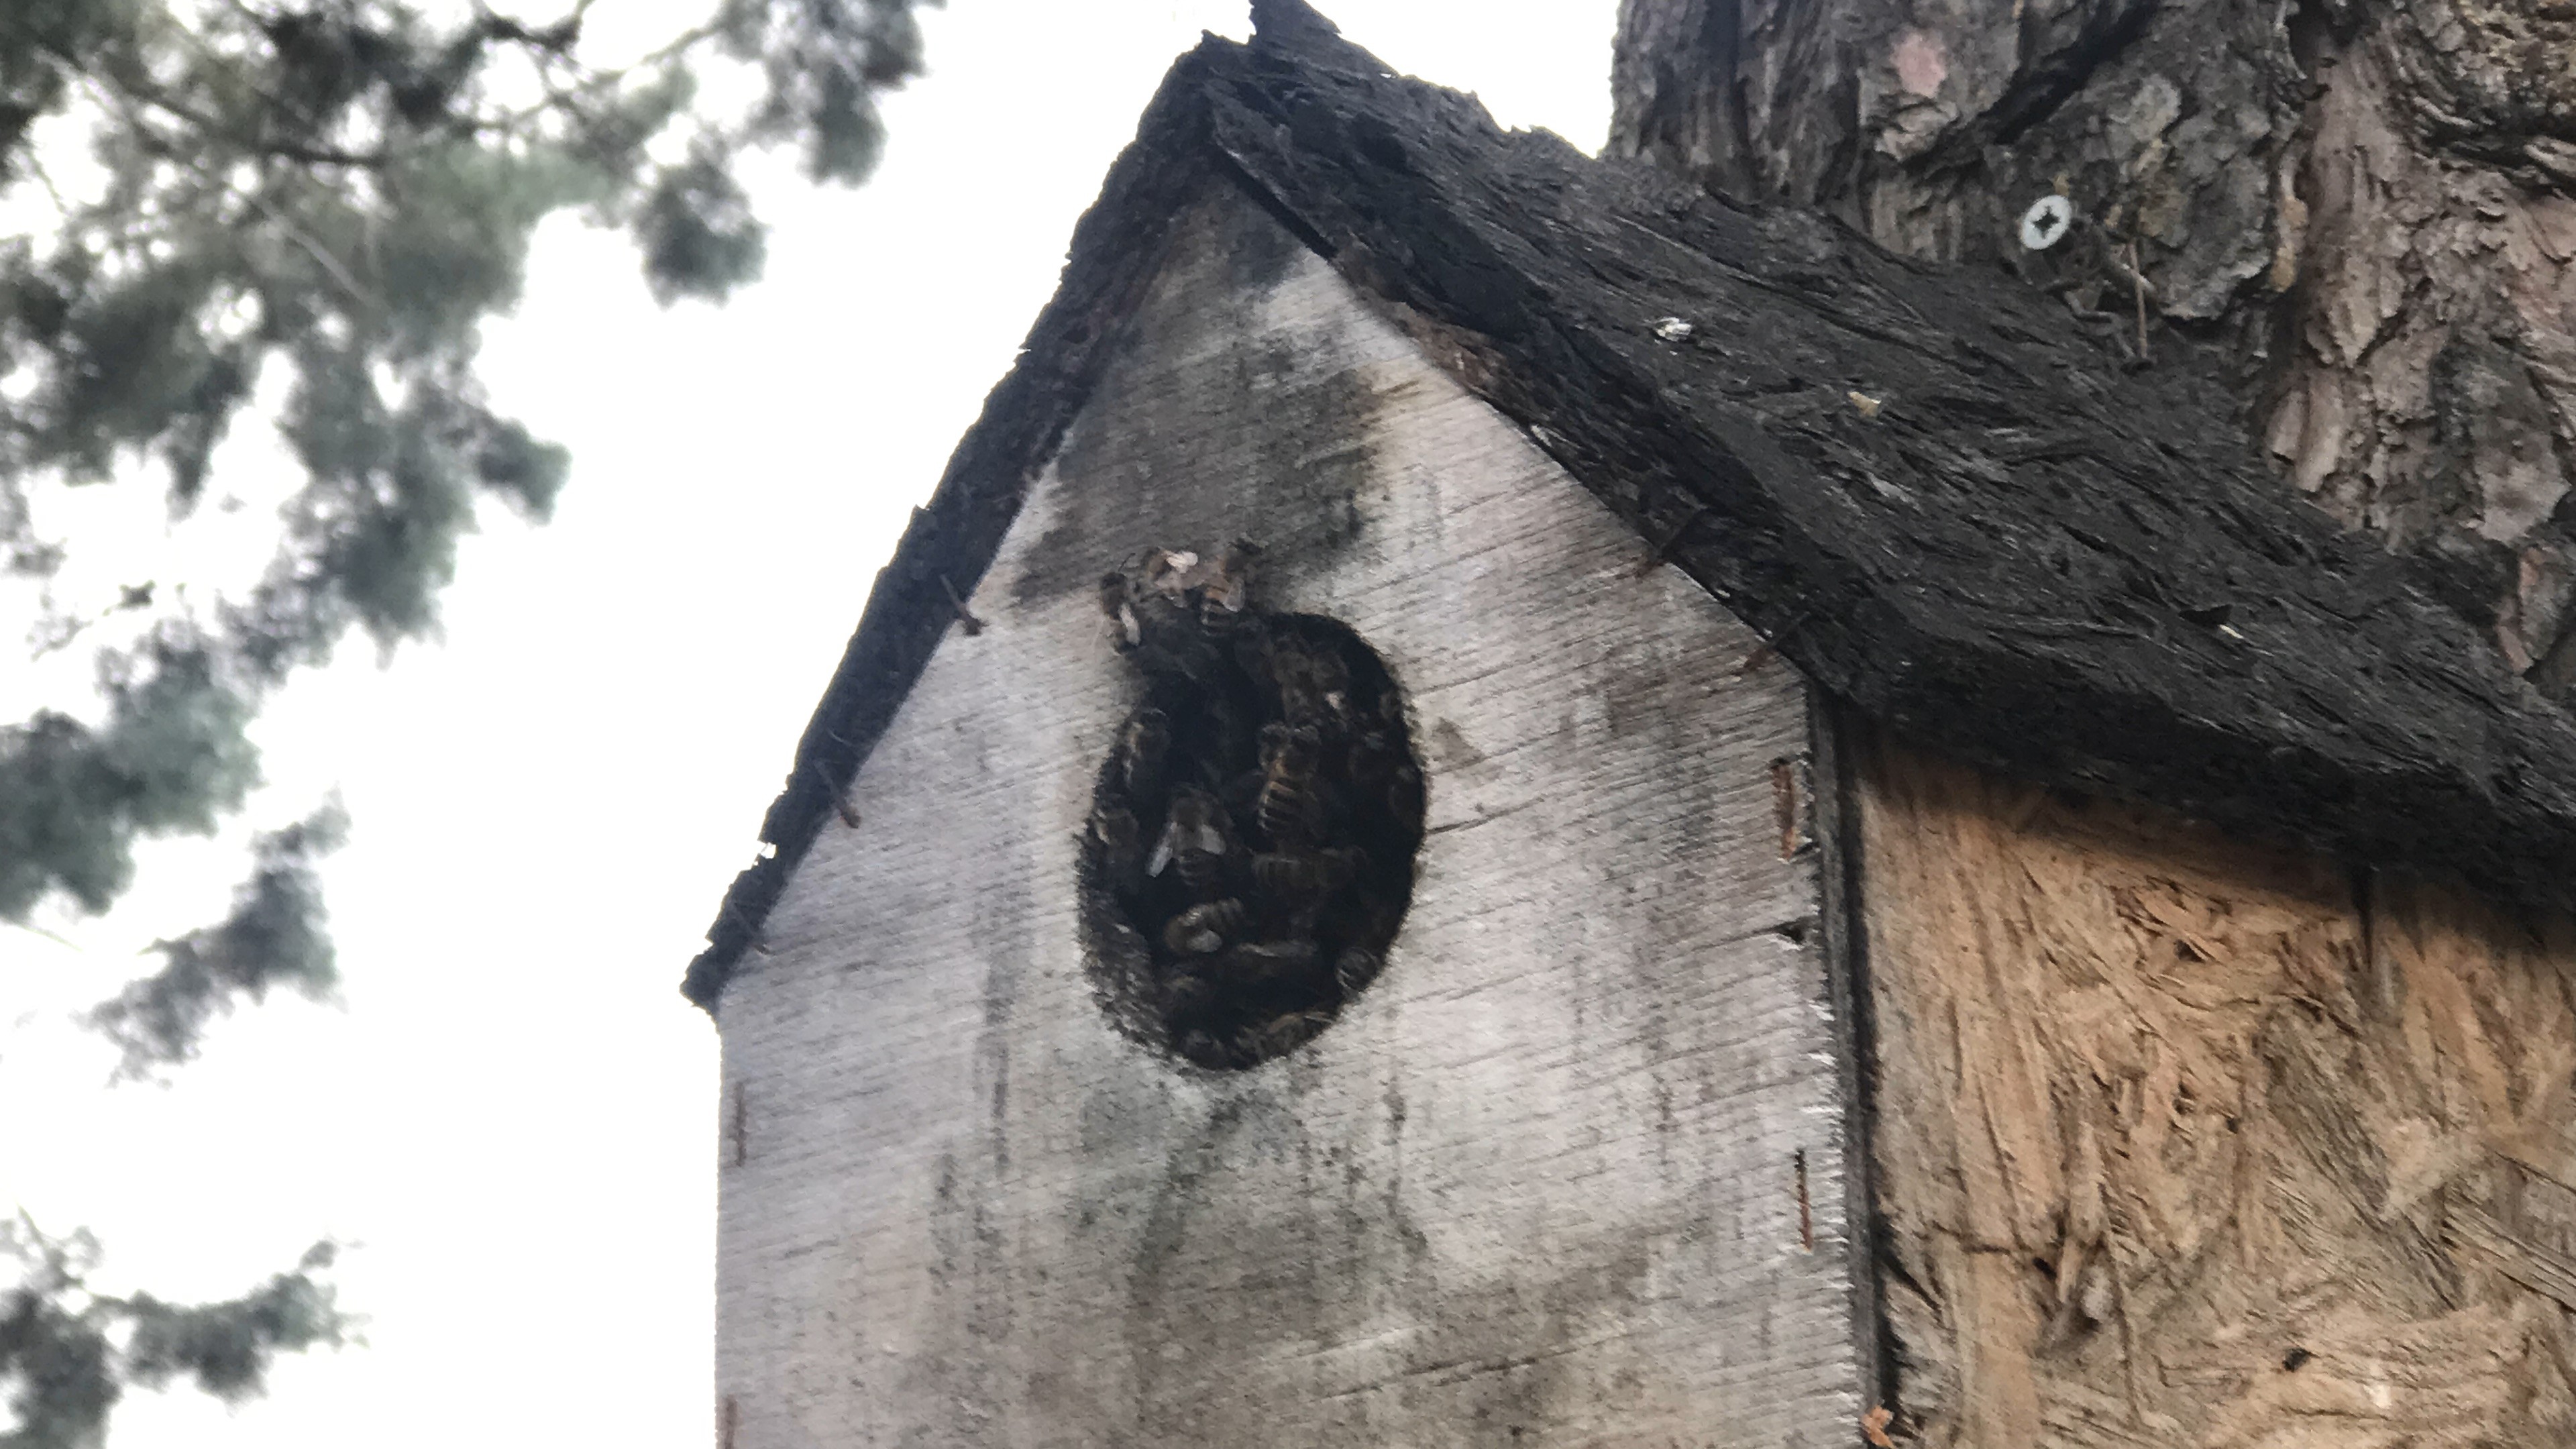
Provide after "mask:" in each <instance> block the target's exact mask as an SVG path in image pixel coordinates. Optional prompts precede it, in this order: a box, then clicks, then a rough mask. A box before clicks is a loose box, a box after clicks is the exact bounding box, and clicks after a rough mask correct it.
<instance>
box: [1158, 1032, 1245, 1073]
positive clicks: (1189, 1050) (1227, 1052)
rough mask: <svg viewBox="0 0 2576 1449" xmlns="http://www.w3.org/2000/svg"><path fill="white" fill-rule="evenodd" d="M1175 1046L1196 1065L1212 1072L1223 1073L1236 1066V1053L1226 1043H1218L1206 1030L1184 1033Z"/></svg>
mask: <svg viewBox="0 0 2576 1449" xmlns="http://www.w3.org/2000/svg"><path fill="white" fill-rule="evenodd" d="M1173 1046H1174V1048H1175V1049H1176V1050H1178V1051H1179V1052H1180V1054H1181V1055H1182V1056H1184V1057H1187V1058H1188V1059H1189V1060H1190V1061H1191V1062H1192V1063H1193V1064H1194V1065H1197V1066H1202V1067H1205V1068H1207V1069H1208V1070H1210V1071H1212V1072H1221V1071H1224V1070H1225V1069H1226V1068H1228V1067H1231V1066H1233V1065H1235V1060H1234V1052H1233V1051H1232V1050H1231V1049H1230V1048H1229V1047H1228V1046H1227V1045H1226V1044H1225V1043H1224V1042H1221V1041H1218V1040H1217V1039H1216V1038H1215V1037H1214V1036H1213V1035H1211V1034H1209V1033H1208V1032H1206V1031H1204V1030H1191V1031H1185V1032H1182V1033H1181V1039H1180V1040H1179V1041H1177V1042H1175V1043H1173Z"/></svg>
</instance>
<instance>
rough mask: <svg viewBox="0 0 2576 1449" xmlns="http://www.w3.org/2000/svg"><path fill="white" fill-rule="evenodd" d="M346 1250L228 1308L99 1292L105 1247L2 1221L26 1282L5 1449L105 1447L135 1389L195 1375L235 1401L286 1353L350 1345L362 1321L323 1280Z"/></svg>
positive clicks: (10, 1371) (9, 1355) (7, 1340)
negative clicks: (111, 1423)
mask: <svg viewBox="0 0 2576 1449" xmlns="http://www.w3.org/2000/svg"><path fill="white" fill-rule="evenodd" d="M337 1251H338V1250H337V1249H336V1248H335V1247H334V1246H333V1245H332V1244H330V1243H317V1244H315V1245H314V1246H313V1247H312V1248H311V1249H310V1250H309V1251H307V1252H306V1253H305V1255H304V1258H303V1260H302V1261H301V1262H299V1263H297V1264H296V1265H295V1270H294V1271H293V1272H289V1273H279V1274H277V1275H275V1276H273V1277H271V1278H270V1279H269V1280H268V1281H267V1282H266V1283H264V1284H262V1285H260V1286H259V1287H258V1288H256V1289H253V1290H252V1291H251V1292H249V1293H246V1294H244V1295H243V1296H241V1297H239V1298H234V1299H230V1300H227V1301H225V1302H221V1303H164V1302H162V1301H161V1300H159V1299H157V1298H154V1297H153V1296H152V1295H150V1294H148V1293H137V1294H134V1295H132V1296H131V1297H123V1298H120V1297H115V1296H112V1295H108V1294H103V1293H97V1292H93V1291H92V1290H91V1288H90V1286H89V1275H90V1274H91V1273H92V1272H93V1271H94V1270H95V1269H96V1268H97V1266H98V1245H97V1244H96V1243H95V1242H93V1241H91V1239H90V1237H89V1235H88V1234H86V1233H79V1234H74V1235H73V1236H71V1237H69V1238H49V1237H46V1236H45V1235H43V1234H41V1233H39V1232H37V1231H36V1229H35V1227H34V1225H33V1224H30V1223H28V1222H26V1221H25V1220H24V1219H23V1218H21V1219H20V1220H19V1221H18V1222H17V1223H13V1224H0V1253H6V1254H8V1255H10V1256H13V1257H15V1258H16V1259H17V1260H18V1262H19V1264H20V1266H21V1269H22V1271H21V1273H20V1276H19V1281H18V1284H17V1286H16V1287H14V1288H11V1289H10V1290H8V1291H7V1292H5V1293H0V1385H6V1389H5V1394H6V1398H5V1403H6V1405H7V1407H8V1410H9V1412H10V1416H11V1418H13V1419H14V1420H15V1421H16V1422H15V1423H14V1424H13V1425H12V1426H11V1427H9V1428H7V1429H5V1430H0V1449H98V1446H100V1445H102V1444H104V1443H105V1442H106V1441H107V1421H108V1415H109V1414H110V1412H111V1411H113V1410H114V1409H115V1407H116V1404H117V1401H118V1400H119V1399H121V1398H123V1397H124V1396H125V1389H126V1386H127V1385H129V1384H131V1385H136V1386H139V1387H142V1388H147V1389H158V1388H162V1387H165V1386H167V1385H169V1384H171V1383H173V1382H176V1381H179V1380H186V1381H188V1382H189V1383H191V1384H193V1385H194V1386H195V1387H196V1388H198V1389H199V1390H201V1391H203V1392H205V1393H208V1394H212V1395H214V1396H215V1397H216V1398H218V1399H221V1400H223V1401H224V1402H226V1403H238V1402H240V1401H241V1400H243V1399H247V1398H250V1397H253V1396H255V1395H256V1394H258V1393H259V1392H260V1390H261V1389H262V1388H263V1387H264V1386H265V1383H266V1379H267V1375H268V1367H269V1364H270V1363H271V1361H273V1360H274V1359H275V1358H276V1356H277V1355H278V1354H280V1353H292V1352H296V1351H299V1350H302V1349H307V1348H312V1347H315V1346H317V1345H324V1344H329V1345H335V1346H336V1345H338V1344H339V1343H341V1342H343V1341H344V1339H345V1337H346V1335H347V1333H348V1331H349V1329H350V1327H351V1326H352V1325H351V1320H350V1319H349V1318H348V1317H347V1316H346V1315H344V1314H342V1313H341V1312H340V1311H339V1309H338V1308H337V1306H335V1304H334V1302H333V1297H332V1291H331V1289H330V1287H329V1286H328V1285H326V1284H324V1283H322V1282H320V1281H318V1279H317V1278H316V1276H315V1275H317V1274H319V1273H320V1272H321V1271H322V1270H324V1269H326V1268H328V1267H330V1266H331V1261H332V1259H333V1257H334V1256H335V1255H336V1254H337Z"/></svg>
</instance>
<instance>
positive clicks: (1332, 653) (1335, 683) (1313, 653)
mask: <svg viewBox="0 0 2576 1449" xmlns="http://www.w3.org/2000/svg"><path fill="white" fill-rule="evenodd" d="M1305 659H1306V683H1307V685H1308V687H1309V688H1311V689H1312V690H1313V691H1314V694H1315V710H1316V723H1318V724H1319V725H1321V726H1323V727H1325V728H1326V729H1327V730H1328V732H1330V733H1332V734H1334V735H1335V736H1337V737H1338V736H1340V735H1341V734H1343V733H1345V732H1347V731H1348V730H1349V729H1350V726H1351V715H1352V709H1351V666H1350V662H1349V661H1348V660H1346V659H1344V658H1343V657H1342V651H1340V650H1338V649H1310V650H1307V651H1305Z"/></svg>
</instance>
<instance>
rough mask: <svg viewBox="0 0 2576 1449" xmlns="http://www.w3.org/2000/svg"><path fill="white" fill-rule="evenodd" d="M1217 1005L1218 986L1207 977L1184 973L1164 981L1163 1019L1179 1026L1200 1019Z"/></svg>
mask: <svg viewBox="0 0 2576 1449" xmlns="http://www.w3.org/2000/svg"><path fill="white" fill-rule="evenodd" d="M1215 1006H1216V986H1215V984H1214V983H1212V982H1210V981H1209V980H1208V979H1207V978H1206V977H1204V976H1199V975H1193V974H1184V975H1180V976H1175V977H1173V978H1172V979H1171V980H1169V981H1166V982H1164V983H1163V1021H1164V1022H1165V1024H1167V1025H1171V1026H1179V1025H1181V1024H1183V1023H1186V1022H1194V1021H1200V1020H1203V1019H1205V1018H1206V1016H1207V1014H1208V1012H1209V1011H1210V1010H1212V1009H1214V1008H1215Z"/></svg>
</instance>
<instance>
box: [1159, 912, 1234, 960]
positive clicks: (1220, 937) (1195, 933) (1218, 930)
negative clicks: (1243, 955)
mask: <svg viewBox="0 0 2576 1449" xmlns="http://www.w3.org/2000/svg"><path fill="white" fill-rule="evenodd" d="M1251 917H1252V913H1251V912H1250V911H1248V910H1245V909H1244V905H1243V902H1241V901H1238V900H1232V899H1228V900H1222V901H1205V902H1202V903H1200V904H1198V905H1195V906H1192V907H1190V908H1189V909H1188V910H1186V911H1183V912H1181V913H1180V914H1179V915H1177V916H1174V917H1172V919H1171V920H1170V921H1168V922H1166V923H1164V926H1163V944H1164V945H1166V946H1168V947H1170V948H1171V949H1172V950H1174V951H1176V952H1179V953H1180V954H1182V955H1184V956H1213V955H1215V954H1216V953H1217V952H1219V951H1222V950H1224V949H1225V943H1226V938H1227V937H1229V936H1234V935H1237V934H1240V933H1241V932H1242V930H1243V927H1244V924H1245V923H1246V922H1247V921H1249V920H1250V919H1251Z"/></svg>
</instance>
